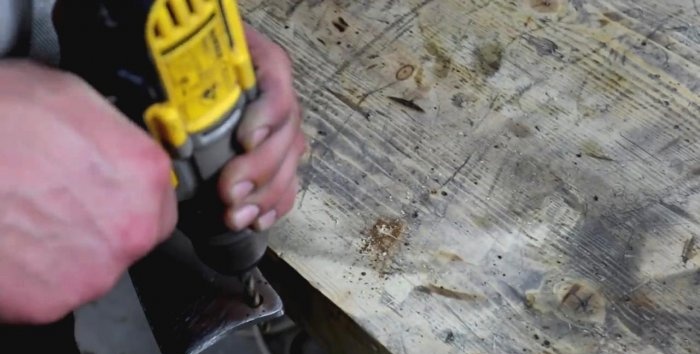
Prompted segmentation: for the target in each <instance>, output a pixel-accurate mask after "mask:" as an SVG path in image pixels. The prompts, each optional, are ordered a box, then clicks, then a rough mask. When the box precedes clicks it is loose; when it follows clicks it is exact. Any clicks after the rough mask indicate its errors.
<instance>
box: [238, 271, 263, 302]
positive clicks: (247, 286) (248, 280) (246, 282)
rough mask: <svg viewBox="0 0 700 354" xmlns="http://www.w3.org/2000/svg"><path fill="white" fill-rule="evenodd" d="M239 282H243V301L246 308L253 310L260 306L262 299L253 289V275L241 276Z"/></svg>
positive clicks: (247, 273)
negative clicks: (246, 305)
mask: <svg viewBox="0 0 700 354" xmlns="http://www.w3.org/2000/svg"><path fill="white" fill-rule="evenodd" d="M241 281H242V282H243V294H244V295H245V300H246V303H247V304H248V306H250V307H253V308H255V307H258V306H260V305H261V304H262V297H261V296H260V293H258V291H257V289H256V288H255V279H254V278H253V273H251V272H246V273H244V274H243V275H242V276H241Z"/></svg>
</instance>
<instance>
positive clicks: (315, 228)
mask: <svg viewBox="0 0 700 354" xmlns="http://www.w3.org/2000/svg"><path fill="white" fill-rule="evenodd" d="M698 2H700V1H695V0H668V1H658V0H637V1H634V0H617V1H602V0H569V1H564V0H546V1H545V0H517V1H515V0H511V1H508V0H492V1H489V0H470V1H466V0H442V1H433V0H403V1H397V0H375V1H366V0H363V1H350V0H335V1H332V0H325V1H324V0H294V1H291V0H288V1H282V0H277V1H272V0H242V1H241V6H242V8H243V14H244V15H245V17H246V19H247V21H249V22H250V23H252V24H253V25H255V26H257V27H258V28H260V29H261V30H262V31H264V32H266V33H267V34H269V35H270V36H271V37H272V38H273V39H274V40H276V41H277V42H278V43H280V44H281V45H282V46H284V47H285V48H286V49H287V50H288V52H289V54H290V56H291V57H292V59H293V61H294V65H295V70H296V72H295V75H296V84H297V88H298V89H299V94H300V97H301V99H302V101H303V104H304V107H305V129H306V132H307V133H308V134H309V136H310V138H311V141H312V149H311V152H310V156H309V158H308V161H306V162H305V164H304V166H303V168H302V171H301V173H302V176H303V181H304V184H303V188H302V190H301V191H300V194H299V199H298V207H297V209H296V211H295V212H294V213H293V214H292V215H291V216H290V217H289V218H287V219H286V220H285V222H284V223H282V224H281V225H279V227H278V228H277V229H275V231H274V234H273V236H272V240H271V247H272V249H273V250H274V251H275V252H276V253H277V254H278V255H279V256H280V257H281V258H282V259H283V260H285V261H286V262H288V264H290V265H291V266H292V267H293V268H294V269H296V271H298V272H299V274H300V275H301V276H303V277H304V278H305V279H306V280H308V283H309V284H311V286H313V287H314V288H315V289H317V290H318V291H319V292H320V293H321V294H323V295H324V296H325V297H326V298H328V299H329V300H330V301H332V302H333V303H334V304H335V305H336V306H337V307H338V308H340V309H341V310H342V311H343V312H344V313H345V314H347V315H348V316H349V317H350V318H352V319H353V320H354V321H355V322H356V323H357V325H358V326H360V327H361V328H362V329H363V330H364V331H366V333H368V335H369V336H371V337H373V338H375V339H376V340H377V342H378V343H381V345H382V346H384V347H385V348H386V350H387V351H389V352H391V353H400V354H403V353H407V354H413V353H415V354H418V353H623V352H628V353H642V354H651V353H700V270H699V266H700V255H699V254H700V252H698V251H699V248H698V245H700V240H698V238H699V237H700V224H699V223H700V194H699V192H700V143H699V141H698V138H699V137H700V79H699V77H700V4H698ZM316 316H318V314H316ZM319 322H320V323H318V325H319V326H323V325H324V324H323V321H319ZM367 350H368V351H369V350H370V349H367ZM371 350H378V349H376V348H374V349H371Z"/></svg>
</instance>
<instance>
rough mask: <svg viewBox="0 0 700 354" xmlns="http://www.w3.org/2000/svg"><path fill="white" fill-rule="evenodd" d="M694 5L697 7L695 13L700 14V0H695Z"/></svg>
mask: <svg viewBox="0 0 700 354" xmlns="http://www.w3.org/2000/svg"><path fill="white" fill-rule="evenodd" d="M693 7H694V8H695V13H696V14H698V16H700V7H698V0H693Z"/></svg>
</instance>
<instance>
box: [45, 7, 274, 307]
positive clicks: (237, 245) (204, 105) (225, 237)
mask: <svg viewBox="0 0 700 354" xmlns="http://www.w3.org/2000/svg"><path fill="white" fill-rule="evenodd" d="M54 17H55V18H54V22H55V23H56V29H57V32H58V36H59V42H60V47H61V66H62V67H63V68H64V69H67V70H69V71H72V72H74V73H76V74H78V75H79V76H81V77H82V78H84V79H85V80H86V81H88V82H89V83H90V84H91V85H92V86H93V87H95V88H96V89H97V90H99V91H100V92H101V93H102V94H103V95H105V96H106V97H108V98H109V99H110V100H111V101H112V102H113V103H114V105H115V106H116V107H118V108H119V109H120V110H121V111H122V112H123V113H124V114H125V115H127V116H128V117H129V118H130V119H132V120H133V121H134V122H135V123H136V124H138V125H140V126H141V127H142V128H143V129H145V130H147V131H148V132H149V133H150V134H151V136H152V137H153V138H154V139H155V140H157V141H158V142H159V143H160V144H161V145H162V146H163V147H164V148H166V149H167V150H168V151H169V153H170V156H171V157H172V183H173V187H174V188H175V190H176V192H177V195H178V200H179V215H180V219H179V221H178V229H179V230H180V231H182V232H183V233H184V234H185V235H187V236H188V237H189V239H190V240H191V241H192V244H193V246H194V249H195V251H196V253H197V255H198V256H199V258H200V259H201V260H202V261H203V262H204V263H205V264H206V265H208V266H209V267H210V268H212V269H214V270H215V271H216V272H218V273H220V274H223V275H229V276H237V277H240V278H241V279H242V281H243V284H244V287H243V288H244V289H245V292H246V294H247V295H248V302H249V305H250V306H258V305H259V304H260V303H261V298H260V296H259V295H258V294H256V291H255V283H256V281H255V279H254V278H253V277H252V275H251V274H252V270H253V269H254V268H255V267H256V265H257V263H258V261H259V260H260V259H261V258H262V256H263V254H264V252H265V249H266V247H267V239H266V238H265V235H264V234H253V233H252V232H250V231H245V232H240V233H234V232H231V231H230V230H229V229H228V228H227V227H226V226H225V224H224V221H223V211H224V210H225V208H224V206H223V205H222V202H221V200H220V198H219V197H218V188H217V185H218V177H219V172H220V170H221V168H222V167H223V166H224V164H225V163H226V162H227V161H229V160H230V159H231V158H232V157H233V156H234V155H236V154H237V153H239V152H240V151H242V150H241V147H240V146H238V144H237V142H236V139H235V136H236V134H235V131H236V128H237V126H238V123H239V121H240V119H241V116H242V114H243V111H244V110H245V106H246V104H247V102H249V101H250V100H253V99H255V97H256V78H255V73H254V69H253V63H252V62H251V58H250V55H249V53H248V48H247V44H246V40H245V36H244V33H243V25H242V22H241V18H240V15H239V13H238V9H237V4H236V2H235V1H234V0H92V1H84V0H83V1H81V0H58V2H57V4H56V10H55V14H54Z"/></svg>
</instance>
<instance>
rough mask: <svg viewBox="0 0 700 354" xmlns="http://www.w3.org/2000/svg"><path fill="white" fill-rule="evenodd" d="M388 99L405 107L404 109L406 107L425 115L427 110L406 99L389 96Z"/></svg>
mask: <svg viewBox="0 0 700 354" xmlns="http://www.w3.org/2000/svg"><path fill="white" fill-rule="evenodd" d="M387 98H388V99H390V100H392V101H394V102H396V103H398V104H400V105H402V106H404V107H406V108H408V109H410V110H413V111H416V112H421V113H425V110H424V109H423V108H422V107H421V106H419V105H417V104H416V103H415V102H413V101H411V100H407V99H405V98H401V97H395V96H387Z"/></svg>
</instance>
